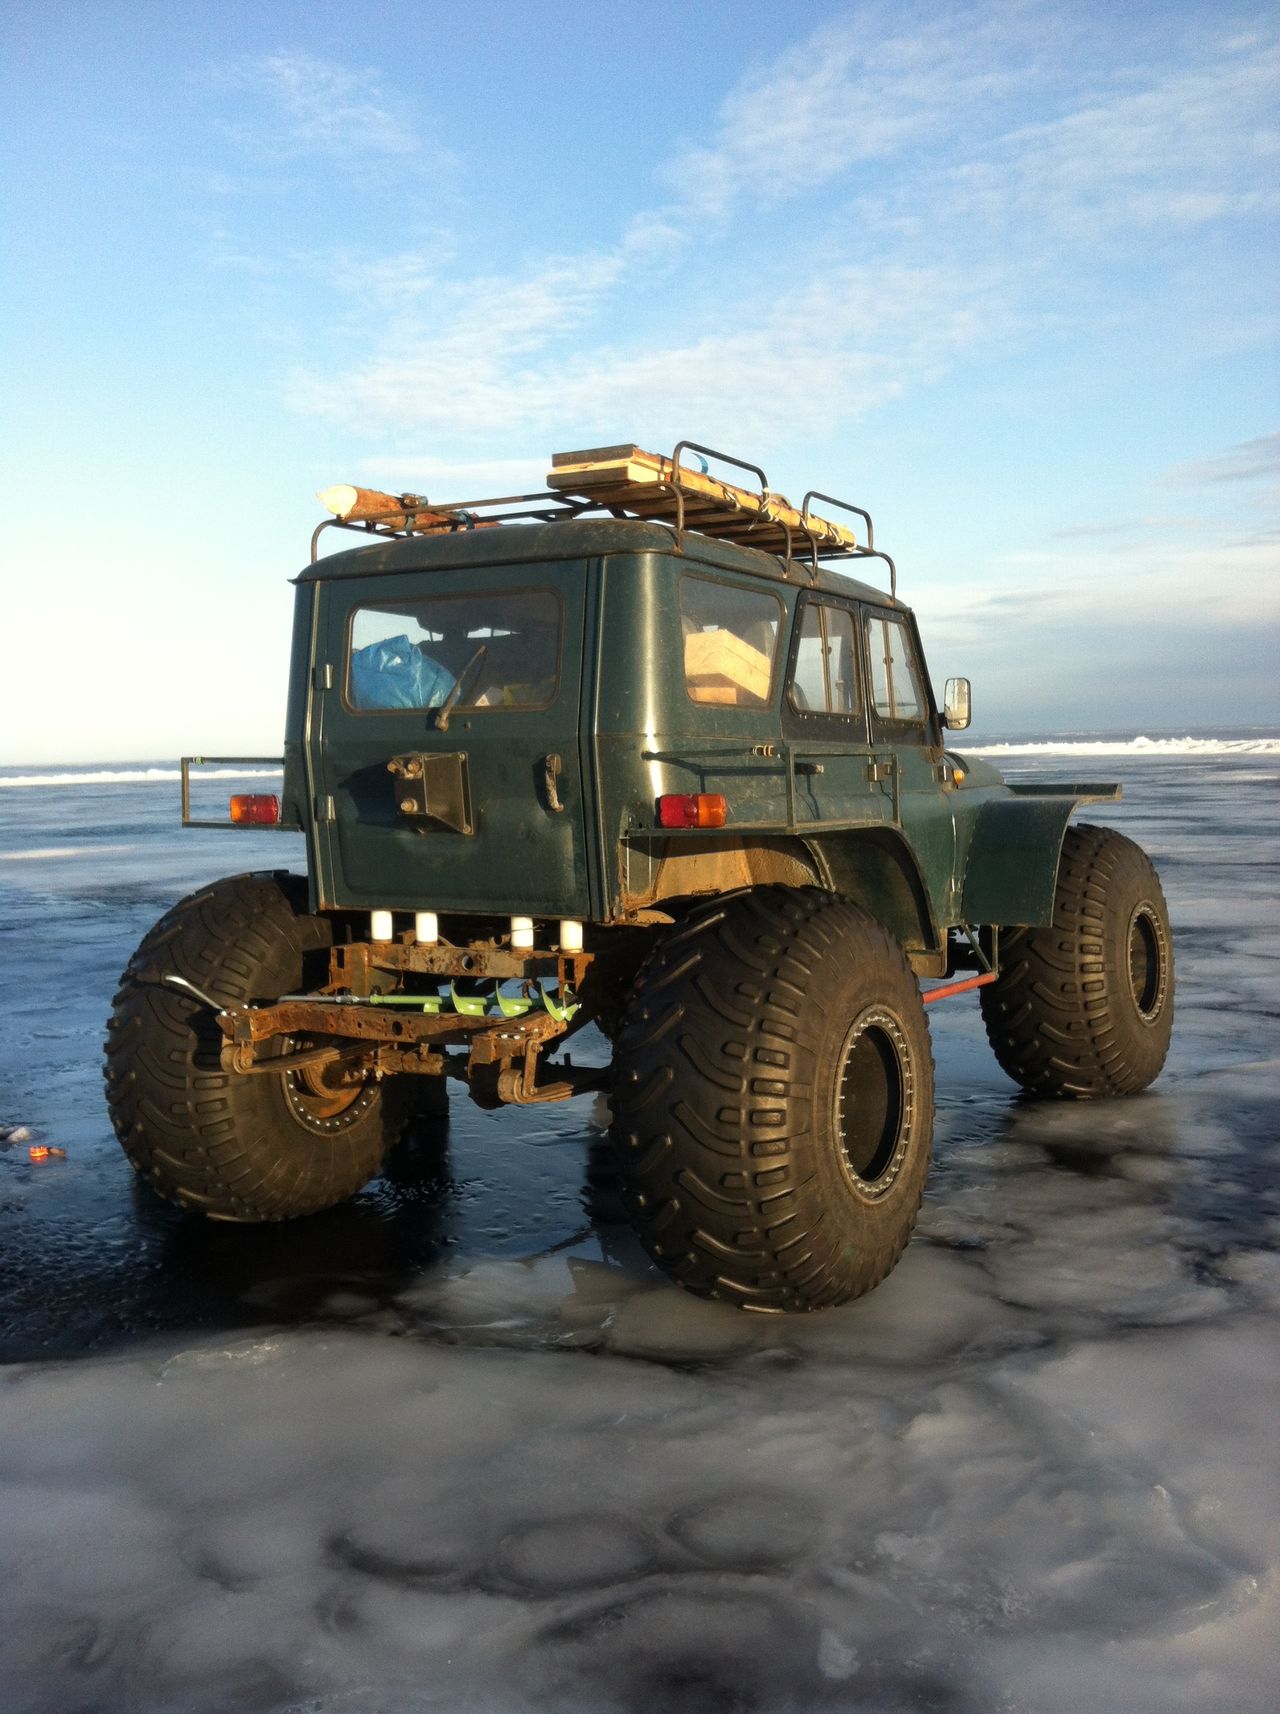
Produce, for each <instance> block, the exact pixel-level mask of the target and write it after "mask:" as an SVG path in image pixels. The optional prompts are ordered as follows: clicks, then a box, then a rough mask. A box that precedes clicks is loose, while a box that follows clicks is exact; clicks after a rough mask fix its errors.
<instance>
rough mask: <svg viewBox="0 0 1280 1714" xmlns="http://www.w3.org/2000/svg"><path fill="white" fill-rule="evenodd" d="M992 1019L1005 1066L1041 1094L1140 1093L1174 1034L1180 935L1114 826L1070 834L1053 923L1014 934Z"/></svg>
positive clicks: (1145, 869) (991, 990)
mask: <svg viewBox="0 0 1280 1714" xmlns="http://www.w3.org/2000/svg"><path fill="white" fill-rule="evenodd" d="M982 1016H983V1020H984V1021H985V1023H986V1026H987V1035H988V1037H989V1038H990V1041H991V1046H992V1048H993V1049H994V1050H995V1056H996V1058H997V1059H998V1060H999V1061H1000V1064H1001V1066H1002V1067H1003V1068H1004V1070H1005V1071H1007V1072H1008V1074H1009V1076H1010V1077H1012V1078H1013V1080H1014V1081H1015V1082H1016V1083H1020V1084H1021V1085H1022V1087H1023V1088H1024V1089H1026V1090H1029V1091H1030V1092H1031V1093H1032V1094H1034V1095H1046V1096H1057V1097H1061V1098H1067V1099H1076V1100H1085V1099H1089V1098H1092V1097H1097V1096H1107V1095H1133V1094H1136V1093H1137V1091H1138V1090H1139V1089H1145V1088H1146V1087H1147V1085H1148V1084H1149V1083H1150V1082H1151V1081H1152V1080H1153V1079H1154V1078H1155V1077H1156V1076H1157V1075H1158V1073H1159V1071H1160V1068H1161V1066H1163V1064H1164V1062H1165V1056H1166V1055H1167V1054H1168V1051H1169V1037H1170V1034H1171V1032H1172V1029H1173V936H1172V933H1171V932H1170V928H1169V912H1168V909H1167V907H1166V905H1165V902H1164V894H1163V893H1162V892H1161V890H1160V882H1159V879H1158V878H1157V876H1156V872H1155V869H1154V868H1153V866H1152V863H1151V859H1150V858H1149V857H1148V856H1147V854H1146V852H1145V851H1143V850H1142V848H1141V847H1140V846H1138V845H1135V844H1134V843H1133V841H1132V840H1131V839H1126V838H1125V837H1124V835H1123V834H1122V833H1116V832H1114V831H1113V830H1112V829H1111V828H1108V827H1069V828H1068V829H1067V834H1066V839H1065V840H1064V842H1063V846H1062V858H1061V861H1060V863H1059V866H1058V885H1057V892H1056V894H1055V896H1054V904H1053V923H1052V925H1051V926H1050V927H1048V928H1021V929H1012V930H1005V931H1004V932H1003V933H1002V934H1001V936H1000V976H999V978H998V980H997V981H995V982H994V983H992V984H991V985H990V986H989V987H986V988H984V989H983V990H982Z"/></svg>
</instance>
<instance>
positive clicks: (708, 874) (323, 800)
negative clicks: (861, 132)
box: [107, 443, 1173, 1310]
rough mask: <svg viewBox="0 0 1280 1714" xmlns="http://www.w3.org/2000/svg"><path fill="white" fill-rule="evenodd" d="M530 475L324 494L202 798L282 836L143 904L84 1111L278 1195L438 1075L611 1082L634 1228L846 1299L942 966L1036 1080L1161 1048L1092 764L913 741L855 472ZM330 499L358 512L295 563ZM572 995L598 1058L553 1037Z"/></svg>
mask: <svg viewBox="0 0 1280 1714" xmlns="http://www.w3.org/2000/svg"><path fill="white" fill-rule="evenodd" d="M708 459H710V460H712V461H714V468H715V470H716V471H722V470H723V469H724V468H725V467H726V466H732V467H733V468H734V473H735V475H737V473H738V472H739V471H745V472H747V473H748V475H749V477H750V481H749V482H748V483H747V484H746V485H739V483H738V482H734V483H730V482H729V481H727V480H725V479H724V478H723V476H721V475H713V474H711V468H712V466H711V465H709V464H708ZM740 480H741V479H740V478H739V481H740ZM548 483H549V487H548V489H547V491H546V492H545V493H539V494H534V495H517V496H505V497H502V498H500V499H496V500H487V501H475V502H468V503H465V504H460V505H450V506H440V505H437V504H429V503H428V502H427V501H426V500H425V499H423V498H421V497H419V496H414V495H403V494H402V495H387V494H382V493H377V492H372V491H368V490H363V489H357V488H336V489H330V490H328V491H327V493H326V494H325V495H323V496H322V497H321V498H322V499H324V500H326V502H327V503H328V505H329V508H330V510H331V512H333V513H334V514H335V515H334V517H332V518H330V519H326V521H325V523H324V524H322V525H321V526H320V527H319V528H318V529H317V531H316V537H315V538H314V539H313V543H312V563H311V564H310V566H309V567H308V568H307V569H306V570H304V571H303V572H302V573H301V574H300V575H299V577H298V578H297V579H296V587H297V607H296V622H295V626H294V632H293V660H292V671H291V678H290V689H289V702H288V715H287V726H286V732H285V754H284V775H283V783H282V786H281V788H280V792H279V795H278V796H276V795H274V794H273V795H243V796H237V797H236V798H234V799H233V800H232V805H231V822H230V823H229V824H227V825H237V826H246V825H247V826H277V827H282V828H291V829H295V830H297V829H300V830H301V831H302V832H303V833H304V834H305V835H306V845H307V873H306V875H305V876H301V875H293V874H288V873H284V872H266V873H254V874H241V875H236V876H233V877H231V878H230V879H228V880H224V881H219V882H217V883H215V884H214V885H212V886H209V887H206V888H204V889H202V890H201V891H199V892H197V893H194V894H193V895H192V896H191V897H190V898H187V899H184V900H183V901H182V903H181V904H178V905H176V906H175V907H174V908H173V909H172V910H171V911H169V912H168V914H167V915H166V916H165V917H163V918H162V919H161V921H160V922H159V923H157V924H156V926H155V928H153V929H152V930H151V932H150V933H149V934H148V935H147V937H146V938H145V940H144V941H143V942H142V945H141V946H140V947H139V948H138V951H137V953H136V955H135V956H134V958H133V960H132V961H131V963H130V965H129V968H128V970H127V971H126V972H125V975H124V977H123V980H122V983H121V987H120V991H119V994H118V995H117V997H116V1001H115V1009H114V1013H113V1016H112V1020H111V1024H110V1034H109V1039H108V1043H107V1088H108V1099H109V1103H110V1108H111V1114H112V1118H113V1120H114V1123H115V1127H116V1131H117V1133H118V1135H119V1138H120V1141H121V1143H122V1145H123V1147H124V1150H125V1153H126V1154H127V1155H128V1157H129V1159H130V1161H131V1162H132V1163H133V1165H134V1166H135V1167H136V1168H137V1170H138V1171H139V1172H140V1173H143V1174H144V1175H145V1176H146V1177H147V1178H148V1179H149V1180H150V1181H151V1183H152V1184H153V1185H154V1186H155V1188H156V1189H157V1190H159V1191H160V1192H161V1193H162V1194H163V1195H165V1196H167V1197H169V1198H171V1199H172V1200H173V1201H175V1202H178V1203H180V1204H181V1205H182V1206H183V1207H186V1208H191V1209H196V1210H199V1211H201V1212H203V1213H205V1214H207V1215H210V1216H212V1217H213V1218H215V1219H222V1220H238V1221H263V1220H279V1219H285V1218H288V1217H290V1216H294V1215H302V1214H309V1213H312V1212H314V1211H316V1210H319V1209H324V1208H328V1207H330V1206H332V1205H333V1204H335V1203H337V1202H340V1201H341V1200H342V1199H344V1198H346V1197H348V1196H351V1195H352V1194H354V1193H355V1192H356V1191H357V1190H359V1189H360V1187H361V1186H362V1185H363V1184H365V1183H366V1182H367V1181H368V1180H369V1179H370V1178H372V1177H374V1176H375V1175H376V1174H377V1172H378V1170H379V1167H380V1163H381V1162H382V1160H383V1157H384V1154H385V1152H386V1150H387V1148H388V1147H389V1145H390V1144H391V1143H392V1142H393V1141H394V1140H395V1139H396V1138H397V1136H398V1135H399V1133H400V1131H401V1129H402V1127H403V1126H404V1124H405V1123H406V1119H407V1117H408V1115H409V1114H410V1113H411V1112H412V1111H413V1110H414V1109H415V1108H417V1109H418V1110H419V1111H421V1110H422V1109H423V1106H424V1103H423V1097H424V1096H425V1095H429V1094H430V1093H432V1092H435V1093H436V1094H437V1096H438V1095H439V1094H440V1093H442V1092H443V1090H444V1088H445V1080H446V1079H456V1080H458V1081H460V1082H462V1083H465V1084H466V1085H467V1087H468V1089H469V1091H470V1094H471V1096H472V1098H473V1099H474V1100H476V1101H478V1102H480V1103H481V1104H482V1105H485V1106H497V1105H499V1104H501V1103H512V1104H515V1105H521V1104H525V1103H530V1102H544V1101H558V1100H562V1099H564V1098H566V1097H568V1096H571V1095H574V1094H576V1093H578V1092H580V1091H583V1090H586V1089H590V1088H599V1087H607V1088H608V1090H609V1092H610V1096H611V1100H612V1109H613V1140H614V1145H615V1148H616V1153H617V1160H618V1166H619V1170H620V1173H621V1178H622V1183H623V1188H624V1192H625V1196H626V1199H627V1203H628V1206H629V1208H630V1211H631V1213H632V1215H633V1217H634V1220H635V1224H636V1228H637V1230H638V1232H639V1234H640V1236H641V1238H642V1239H643V1241H644V1244H645V1246H646V1248H647V1249H648V1252H649V1254H650V1255H651V1256H652V1257H653V1259H654V1260H655V1261H656V1262H657V1263H658V1265H659V1266H660V1267H661V1268H663V1269H665V1270H666V1272H667V1273H668V1274H670V1276H671V1277H672V1278H673V1279H675V1280H677V1281H679V1283H680V1284H681V1285H684V1286H686V1287H688V1288H689V1290H691V1291H693V1292H697V1293H699V1294H701V1295H704V1296H709V1297H717V1298H722V1299H725V1300H727V1301H729V1302H732V1303H736V1304H739V1305H741V1306H742V1307H744V1308H749V1309H757V1310H804V1309H816V1308H820V1307H823V1306H825V1305H829V1304H836V1303H840V1302H842V1301H844V1300H845V1299H848V1298H851V1297H854V1296H856V1295H858V1294H859V1293H861V1292H865V1291H867V1290H869V1289H870V1288H871V1287H872V1286H874V1285H876V1284H877V1282H878V1281H880V1280H881V1279H883V1278H884V1276H885V1275H886V1274H887V1273H888V1272H889V1270H890V1269H891V1268H892V1267H893V1265H894V1263H895V1262H896V1261H897V1259H898V1257H899V1256H900V1255H901V1253H902V1250H903V1247H904V1246H905V1244H906V1242H907V1239H908V1237H909V1236H910V1233H911V1229H912V1225H913V1223H914V1221H915V1217H916V1212H917V1209H918V1207H919V1204H920V1199H921V1195H922V1193H923V1189H924V1183H925V1174H926V1171H927V1168H928V1163H929V1150H930V1140H931V1131H932V1122H933V1105H934V1098H933V1060H932V1056H931V1052H930V1045H929V1032H928V1028H927V1025H926V1022H925V1006H926V1004H927V1003H929V1002H931V1001H935V1000H939V999H942V998H945V997H948V996H950V995H952V994H956V993H959V992H961V991H964V990H967V989H977V990H978V991H979V994H980V998H981V1005H982V1011H983V1016H984V1018H985V1021H986V1026H987V1031H988V1034H989V1036H990V1039H991V1045H992V1047H993V1049H994V1051H995V1055H996V1058H997V1059H998V1060H999V1062H1000V1064H1001V1065H1002V1066H1003V1067H1004V1069H1005V1071H1007V1072H1008V1073H1009V1075H1010V1076H1011V1077H1012V1078H1013V1079H1014V1080H1015V1081H1016V1082H1018V1083H1019V1084H1021V1085H1022V1087H1023V1088H1024V1089H1026V1090H1027V1091H1029V1092H1030V1093H1032V1094H1034V1095H1041V1096H1058V1097H1070V1098H1087V1097H1094V1096H1115V1095H1124V1094H1129V1093H1132V1092H1134V1091H1136V1090H1140V1089H1142V1088H1144V1087H1145V1086H1146V1085H1147V1084H1148V1083H1150V1082H1151V1080H1152V1079H1153V1078H1154V1077H1155V1076H1156V1074H1157V1073H1158V1071H1159V1070H1160V1068H1161V1066H1162V1064H1163V1063H1164V1059H1165V1054H1166V1051H1167V1048H1168V1043H1169V1034H1170V1027H1171V1023H1172V1016H1173V953H1172V945H1171V940H1170V932H1169V923H1168V917H1167V913H1166V909H1165V904H1164V899H1163V897H1162V894H1161V890H1160V884H1159V882H1158V880H1157V878H1156V875H1155V871H1154V869H1153V868H1152V866H1151V863H1150V862H1149V861H1148V859H1147V858H1146V856H1145V855H1144V854H1143V852H1142V851H1141V850H1140V849H1139V848H1138V847H1137V846H1136V845H1134V844H1133V843H1131V841H1129V840H1128V839H1125V838H1124V837H1122V836H1121V835H1120V834H1118V833H1115V832H1113V831H1110V830H1108V829H1104V828H1098V827H1089V826H1078V825H1071V818H1072V814H1073V812H1074V811H1075V809H1076V807H1077V805H1079V804H1082V803H1091V802H1100V801H1111V800H1113V799H1115V798H1117V797H1118V796H1119V788H1118V787H1115V786H1110V785H1042V784H1036V785H1009V784H1006V783H1005V782H1004V781H1003V780H1002V779H1001V777H1000V775H999V774H998V773H997V772H996V770H995V769H994V768H992V767H990V766H988V765H987V764H986V763H984V762H982V761H981V760H976V759H975V760H969V759H966V757H965V756H964V755H963V754H957V753H956V752H955V751H953V750H952V749H951V748H950V747H949V739H948V735H949V732H951V731H954V730H956V729H959V728H962V727H964V726H966V725H968V723H969V686H968V682H967V681H966V680H964V679H952V680H949V681H948V683H947V687H946V693H945V696H944V699H943V704H942V707H941V709H939V708H938V707H937V705H936V704H935V701H934V697H933V693H932V691H931V689H930V683H929V678H928V675H927V673H926V671H925V664H924V657H923V655H922V653H921V649H920V641H919V638H918V636H917V633H916V626H915V622H914V620H913V618H912V615H911V613H910V611H909V610H908V609H907V608H906V607H904V606H903V605H902V603H901V602H900V601H899V600H898V598H897V592H896V573H895V571H894V568H893V565H892V562H891V561H890V560H889V559H888V556H887V555H885V554H883V553H882V552H880V551H879V550H877V549H876V547H875V541H874V535H873V533H872V527H871V519H870V518H869V517H868V515H867V514H866V513H865V512H863V511H861V509H859V508H855V507H847V506H845V505H844V504H843V503H842V502H840V501H836V500H833V499H832V498H831V497H830V496H824V495H820V494H816V493H811V494H809V495H806V497H805V499H804V501H803V503H802V504H801V505H800V506H798V507H796V506H793V505H791V504H790V503H789V502H787V501H786V500H784V499H783V498H782V497H781V496H780V495H777V494H774V493H773V492H771V491H770V489H769V487H768V484H767V482H766V481H765V478H764V474H763V472H762V471H760V470H758V469H757V468H756V467H754V466H750V465H742V464H740V463H739V462H738V461H736V460H733V459H729V458H725V457H724V455H722V454H717V453H713V452H710V450H709V449H707V448H700V447H695V446H693V445H692V444H691V443H681V444H680V445H678V446H677V447H676V448H675V449H674V451H673V453H672V455H671V457H670V458H662V457H654V456H653V455H651V454H647V453H643V452H641V451H639V450H638V449H637V448H635V447H630V446H623V447H606V448H601V449H595V450H593V451H590V452H579V453H566V454H560V455H557V456H556V458H555V460H554V461H553V468H552V471H551V474H550V476H549V478H548ZM819 507H820V508H821V511H819V510H817V509H816V508H819ZM833 508H834V509H835V511H837V512H840V513H842V514H843V515H844V516H845V517H848V518H851V519H852V520H853V524H852V527H851V526H850V525H849V524H847V523H845V522H833V521H832V520H831V518H830V517H829V516H828V515H827V514H828V513H830V512H831V511H832V509H833ZM327 527H338V528H344V529H348V530H354V531H357V532H359V533H360V534H361V536H362V538H363V539H362V543H361V545H357V546H355V547H354V548H353V549H352V550H351V551H349V552H343V553H337V554H331V555H327V556H325V557H319V556H318V544H319V540H320V537H321V531H322V530H324V529H325V528H327ZM864 569H870V570H872V571H874V573H875V575H876V579H877V581H876V582H874V583H873V582H863V581H859V580H857V579H856V578H855V577H853V576H852V575H850V573H851V572H853V571H858V570H864ZM886 583H887V586H888V587H887V590H886V588H884V587H882V586H881V585H883V584H886ZM193 761H194V759H188V760H187V761H185V762H184V765H183V788H184V790H183V815H184V820H185V821H187V822H188V823H191V822H192V816H191V812H190V806H191V801H192V800H191V796H190V779H191V771H190V770H191V766H192V763H193ZM196 825H204V824H202V823H196ZM587 1023H594V1024H595V1025H596V1026H598V1028H599V1029H600V1030H601V1031H602V1032H603V1034H604V1036H605V1037H606V1038H607V1039H608V1040H609V1042H610V1043H611V1044H612V1048H613V1060H612V1065H611V1067H610V1069H609V1070H608V1072H602V1071H600V1070H599V1069H598V1068H592V1067H584V1066H582V1065H578V1066H575V1065H574V1064H573V1063H572V1059H571V1058H570V1057H569V1056H568V1055H565V1054H563V1053H562V1052H561V1049H562V1047H563V1044H564V1043H565V1042H566V1041H567V1040H568V1038H569V1037H570V1036H572V1035H573V1034H574V1033H575V1031H577V1030H579V1029H580V1028H581V1027H582V1026H584V1025H585V1024H587ZM596 1057H597V1058H598V1055H597V1056H596ZM427 1105H429V1103H427Z"/></svg>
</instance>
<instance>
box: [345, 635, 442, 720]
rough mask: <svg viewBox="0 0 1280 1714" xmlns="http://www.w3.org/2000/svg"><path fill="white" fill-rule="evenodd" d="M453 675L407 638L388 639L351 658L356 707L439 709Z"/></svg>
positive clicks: (352, 691) (352, 693)
mask: <svg viewBox="0 0 1280 1714" xmlns="http://www.w3.org/2000/svg"><path fill="white" fill-rule="evenodd" d="M452 689H453V674H452V673H451V672H449V671H448V669H447V668H445V667H442V666H441V665H440V664H439V663H438V662H437V661H433V660H432V659H431V658H430V656H428V655H424V654H423V652H422V650H421V649H420V648H419V647H418V645H417V644H416V643H412V642H410V641H409V639H408V637H406V636H399V637H384V638H383V640H382V641H381V642H380V643H367V644H366V645H365V647H364V648H363V649H355V650H353V652H352V655H351V701H352V704H353V705H354V706H355V707H356V708H439V707H440V705H441V703H442V702H443V701H444V699H445V697H447V696H448V694H449V692H450V691H451V690H452Z"/></svg>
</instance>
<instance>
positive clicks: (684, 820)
mask: <svg viewBox="0 0 1280 1714" xmlns="http://www.w3.org/2000/svg"><path fill="white" fill-rule="evenodd" d="M728 814H729V805H728V802H727V801H726V799H725V798H723V797H722V796H721V794H720V793H719V792H693V793H686V792H668V793H667V795H666V796H665V797H660V798H659V799H658V826H659V827H723V826H724V824H725V821H726V819H727V817H728Z"/></svg>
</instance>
